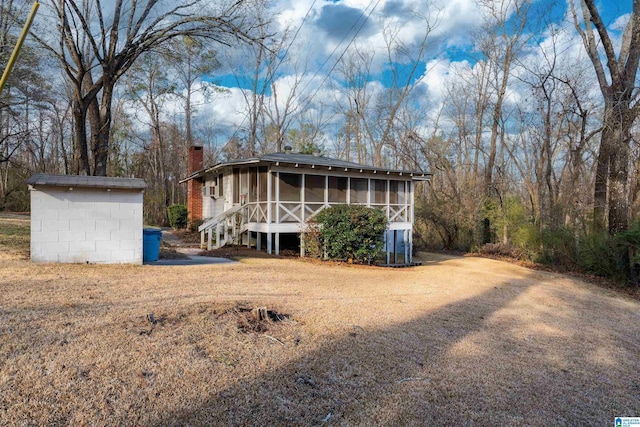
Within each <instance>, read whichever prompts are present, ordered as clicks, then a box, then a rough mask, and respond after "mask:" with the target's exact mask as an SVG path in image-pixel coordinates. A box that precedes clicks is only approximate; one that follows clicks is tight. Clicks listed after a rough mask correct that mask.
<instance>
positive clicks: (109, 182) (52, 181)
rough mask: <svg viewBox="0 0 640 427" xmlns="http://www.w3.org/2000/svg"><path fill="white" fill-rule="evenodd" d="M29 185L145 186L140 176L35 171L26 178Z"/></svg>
mask: <svg viewBox="0 0 640 427" xmlns="http://www.w3.org/2000/svg"><path fill="white" fill-rule="evenodd" d="M26 183H27V184H29V185H33V186H36V185H50V186H56V187H89V188H119V189H128V190H142V189H144V188H146V186H147V184H145V182H144V180H142V179H140V178H114V177H108V176H81V175H55V174H48V173H37V174H35V175H32V176H31V177H30V178H29V179H27V180H26Z"/></svg>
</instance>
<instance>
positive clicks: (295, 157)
mask: <svg viewBox="0 0 640 427" xmlns="http://www.w3.org/2000/svg"><path fill="white" fill-rule="evenodd" d="M256 163H263V164H264V163H275V164H286V165H295V166H298V165H300V166H321V167H326V168H329V169H333V168H336V169H344V170H351V171H360V172H374V173H375V172H384V173H393V174H398V175H409V176H411V177H413V179H424V180H427V179H429V178H430V177H431V176H432V175H433V174H432V173H430V172H422V171H407V170H401V169H390V168H382V167H375V166H367V165H362V164H359V163H354V162H347V161H346V160H339V159H332V158H331V157H324V156H315V155H312V154H300V153H282V152H280V153H271V154H265V155H264V156H260V157H250V158H248V159H242V160H236V161H232V162H224V163H218V164H216V165H214V166H211V167H209V168H205V169H202V170H199V171H196V172H193V173H192V174H191V175H189V176H188V177H186V178H184V179H183V180H181V181H180V182H181V183H182V182H186V181H189V180H190V179H194V178H199V177H201V176H203V175H204V174H205V173H207V172H212V171H215V170H216V169H220V168H223V167H227V166H238V165H247V164H256Z"/></svg>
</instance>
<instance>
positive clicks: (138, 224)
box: [31, 186, 143, 264]
mask: <svg viewBox="0 0 640 427" xmlns="http://www.w3.org/2000/svg"><path fill="white" fill-rule="evenodd" d="M142 196H143V194H142V192H141V191H139V190H110V191H108V190H107V189H104V188H96V189H91V188H77V187H75V188H73V190H69V189H68V188H61V187H43V186H39V187H37V188H36V189H32V190H31V260H32V261H35V262H63V263H98V264H122V263H126V264H142V226H143V225H142V224H143V220H142Z"/></svg>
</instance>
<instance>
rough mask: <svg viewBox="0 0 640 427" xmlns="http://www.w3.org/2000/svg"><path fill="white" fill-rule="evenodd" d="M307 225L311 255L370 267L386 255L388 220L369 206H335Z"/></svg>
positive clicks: (307, 238) (306, 238)
mask: <svg viewBox="0 0 640 427" xmlns="http://www.w3.org/2000/svg"><path fill="white" fill-rule="evenodd" d="M307 226H308V228H309V230H308V231H311V233H308V234H309V235H310V236H308V237H306V236H305V245H308V247H307V249H305V250H308V251H310V255H312V254H314V255H315V256H319V255H322V254H326V256H327V257H328V258H330V259H338V260H347V261H350V262H362V263H369V264H370V263H371V262H372V261H373V260H375V259H376V258H377V257H378V256H379V255H380V253H381V252H382V247H383V244H384V241H383V237H384V232H385V231H386V229H387V217H386V215H385V214H384V212H382V211H380V210H378V209H373V208H368V207H366V206H359V205H335V206H332V207H330V208H327V209H325V210H323V211H322V212H320V213H319V214H318V215H317V216H316V217H315V219H312V220H311V221H309V222H308V223H307ZM314 233H315V234H314ZM314 252H315V253H314Z"/></svg>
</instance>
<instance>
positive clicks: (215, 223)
mask: <svg viewBox="0 0 640 427" xmlns="http://www.w3.org/2000/svg"><path fill="white" fill-rule="evenodd" d="M189 173H190V174H189V176H188V177H187V178H185V179H184V180H182V181H181V182H186V183H187V185H188V206H187V207H188V210H189V222H190V223H195V222H200V221H201V222H202V223H201V225H200V226H199V228H198V230H199V231H200V235H201V246H202V247H203V248H204V247H206V248H207V249H209V250H210V249H214V248H219V247H222V246H224V245H227V244H237V245H246V246H248V247H255V248H256V249H258V250H266V251H267V252H268V253H270V254H271V253H275V254H279V253H280V251H281V250H283V249H289V250H296V251H298V250H299V251H300V254H301V255H302V256H304V251H305V248H304V244H301V242H302V241H303V239H301V235H302V234H303V233H305V230H306V229H307V221H308V220H309V219H311V218H313V217H314V216H315V215H317V214H318V213H319V212H320V211H322V210H323V209H325V208H327V207H330V206H332V205H337V204H359V205H365V206H369V207H372V208H376V209H380V210H382V211H383V212H385V213H386V215H387V218H388V220H389V225H388V229H387V232H386V233H385V235H384V236H383V237H384V254H385V258H384V259H382V260H381V261H382V263H385V262H386V264H389V265H407V264H411V263H412V262H413V260H412V245H413V241H412V231H413V201H414V183H415V181H418V180H422V181H424V180H428V179H429V178H430V176H431V175H430V174H429V173H423V172H415V171H414V172H411V171H403V170H392V169H385V168H376V167H371V166H365V165H360V164H357V163H352V162H347V161H343V160H337V159H331V158H328V157H323V156H320V155H307V154H296V153H291V152H285V153H273V154H267V155H264V156H261V157H254V158H249V159H242V160H237V161H232V162H226V163H220V164H217V165H214V166H212V167H209V168H202V147H191V149H190V157H189Z"/></svg>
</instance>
